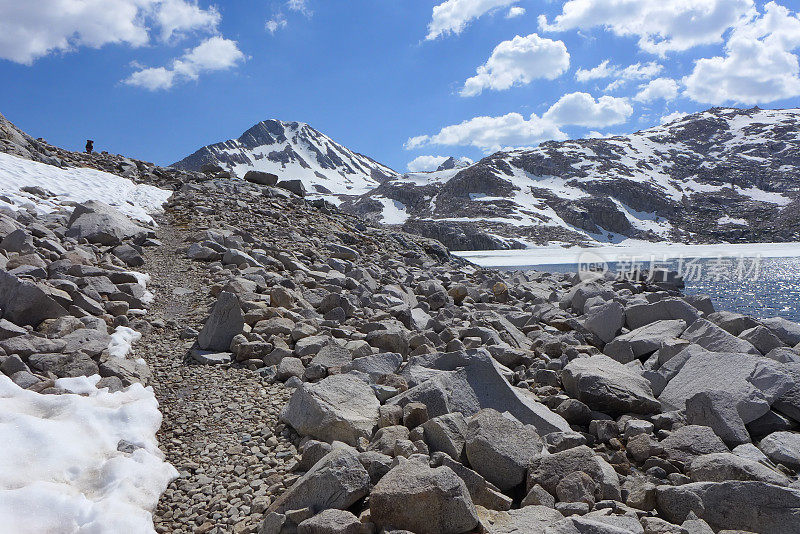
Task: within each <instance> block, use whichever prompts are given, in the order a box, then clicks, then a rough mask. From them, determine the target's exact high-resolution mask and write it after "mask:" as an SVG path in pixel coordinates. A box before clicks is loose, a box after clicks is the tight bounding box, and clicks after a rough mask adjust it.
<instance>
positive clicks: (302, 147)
mask: <svg viewBox="0 0 800 534" xmlns="http://www.w3.org/2000/svg"><path fill="white" fill-rule="evenodd" d="M204 164H216V165H219V166H221V167H222V168H223V169H226V170H228V171H230V172H232V173H234V174H235V175H236V176H238V177H240V178H241V177H244V175H245V173H247V171H251V170H255V171H264V172H269V173H272V174H275V175H277V176H278V177H279V178H280V179H286V180H302V182H303V185H305V187H306V189H307V190H308V191H310V192H312V193H314V192H315V193H320V194H334V195H361V194H364V193H366V192H367V191H369V190H371V189H373V188H374V187H377V186H378V185H380V184H381V183H382V182H384V181H386V180H388V179H391V178H396V177H398V176H399V175H398V173H397V172H395V171H393V170H392V169H390V168H389V167H386V166H385V165H381V164H380V163H378V162H376V161H375V160H373V159H371V158H369V157H367V156H364V155H362V154H358V153H356V152H353V151H352V150H350V149H348V148H346V147H344V146H342V145H340V144H339V143H337V142H336V141H334V140H333V139H331V138H330V137H328V136H327V135H324V134H322V133H320V132H319V131H317V130H315V129H314V128H312V127H311V126H309V125H308V124H305V123H302V122H284V121H279V120H267V121H263V122H259V123H258V124H256V125H255V126H253V127H252V128H250V129H249V130H247V131H246V132H245V133H244V134H242V136H241V137H239V138H238V139H231V140H229V141H224V142H221V143H216V144H213V145H208V146H206V147H203V148H201V149H200V150H198V151H197V152H195V153H194V154H192V155H190V156H188V157H186V158H184V159H182V160H180V161H178V162H177V163H174V164H173V165H172V167H175V168H178V169H183V170H188V171H197V170H200V168H201V167H202V166H203V165H204Z"/></svg>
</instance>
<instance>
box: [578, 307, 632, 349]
mask: <svg viewBox="0 0 800 534" xmlns="http://www.w3.org/2000/svg"><path fill="white" fill-rule="evenodd" d="M573 302H574V298H573ZM624 324H625V310H624V309H623V307H622V304H620V303H619V302H614V301H611V302H606V303H605V304H600V305H599V306H595V307H593V308H592V309H591V310H590V311H589V312H588V313H587V314H586V318H585V319H584V321H583V325H584V326H585V327H586V329H587V330H589V331H590V332H592V333H593V334H594V335H596V336H597V337H599V338H600V340H601V341H603V343H608V342H609V341H611V340H613V339H614V337H615V336H616V335H617V332H619V331H620V329H621V328H622V327H623V326H624Z"/></svg>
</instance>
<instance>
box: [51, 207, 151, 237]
mask: <svg viewBox="0 0 800 534" xmlns="http://www.w3.org/2000/svg"><path fill="white" fill-rule="evenodd" d="M148 232H149V230H147V229H146V228H142V227H141V226H139V225H138V224H136V223H134V222H133V221H131V220H130V219H129V218H128V217H126V216H125V215H123V214H122V213H121V212H119V211H118V210H116V209H115V208H113V207H111V206H109V205H108V204H105V203H103V202H99V201H97V200H89V201H87V202H84V203H83V204H78V205H77V206H75V209H74V210H73V211H72V215H71V216H70V218H69V223H68V225H67V232H66V236H67V237H74V238H76V239H86V240H87V241H89V242H90V243H96V244H98V245H108V246H113V245H119V244H120V243H122V241H123V240H125V239H140V238H143V237H145V236H147V234H148Z"/></svg>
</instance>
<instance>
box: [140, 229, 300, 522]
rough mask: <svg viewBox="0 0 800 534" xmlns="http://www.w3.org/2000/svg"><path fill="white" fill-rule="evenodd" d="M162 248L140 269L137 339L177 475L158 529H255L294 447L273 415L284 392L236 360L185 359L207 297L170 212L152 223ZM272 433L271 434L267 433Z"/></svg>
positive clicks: (203, 271)
mask: <svg viewBox="0 0 800 534" xmlns="http://www.w3.org/2000/svg"><path fill="white" fill-rule="evenodd" d="M158 222H159V225H160V229H159V232H158V233H159V236H158V237H159V239H160V240H161V241H162V242H163V245H162V246H160V247H153V248H150V249H149V250H148V251H147V257H146V260H147V261H146V264H145V266H144V267H142V268H141V270H143V271H145V272H147V273H149V274H150V276H151V281H150V284H149V286H148V287H149V289H150V290H151V291H152V292H153V293H154V294H155V301H154V302H153V305H152V307H151V308H150V312H149V315H148V319H149V320H150V321H151V323H153V326H154V328H153V329H152V331H151V332H150V333H148V334H146V335H145V336H144V337H143V338H142V340H141V341H140V342H139V343H138V345H137V347H136V351H137V354H138V355H140V356H142V357H144V358H145V360H146V361H147V363H148V364H149V365H150V368H151V371H152V373H153V381H152V385H153V388H154V389H155V393H156V397H157V398H158V401H159V403H160V407H161V412H162V413H163V415H164V422H163V425H162V427H161V433H160V438H159V439H160V442H161V448H162V450H163V451H164V452H165V453H166V456H167V460H168V461H169V462H170V463H172V464H173V465H174V466H175V467H176V468H177V469H178V471H180V473H181V476H180V478H179V479H177V480H176V481H174V482H173V483H172V484H171V485H170V487H169V488H168V489H167V491H166V492H165V493H164V495H163V496H162V498H161V501H160V502H159V506H158V509H157V510H156V513H155V517H154V520H155V525H156V530H157V531H158V532H169V533H206V532H209V533H222V532H236V533H247V532H256V530H257V527H258V524H259V522H260V520H261V519H262V518H263V511H264V509H265V508H266V507H267V506H268V505H269V502H270V498H271V497H272V496H273V495H275V494H279V493H280V492H281V491H282V489H283V484H284V483H285V482H286V480H285V478H284V472H285V465H286V464H288V463H290V462H292V461H293V460H294V454H295V449H294V447H293V446H292V445H291V444H290V443H289V441H288V440H287V439H285V438H284V437H282V436H281V435H280V432H279V429H280V427H279V429H276V423H277V418H278V413H279V412H280V408H281V407H282V406H283V404H284V403H285V402H286V400H287V399H288V396H289V391H288V390H287V389H285V388H284V387H283V386H282V385H272V384H267V383H266V382H265V381H264V380H263V379H262V378H261V377H260V375H259V374H258V373H257V372H254V371H250V370H247V369H244V368H241V367H231V366H225V367H210V366H200V365H196V364H194V363H192V362H189V361H187V353H188V349H189V348H190V347H191V345H192V340H182V339H181V338H180V333H181V331H182V330H183V329H184V328H185V327H191V328H194V329H200V328H201V327H202V324H203V321H205V318H206V317H207V316H208V307H209V306H210V304H211V303H212V298H211V297H210V296H209V289H210V287H211V284H212V281H211V279H210V278H209V275H208V270H207V267H206V266H205V265H203V264H200V263H196V262H193V261H191V260H188V259H186V258H185V257H184V255H183V254H181V253H179V249H180V248H181V247H185V246H186V245H185V241H184V237H185V232H184V231H183V230H181V229H179V228H176V227H175V226H173V225H172V224H171V222H170V217H169V215H166V216H163V217H162V218H161V220H159V221H158ZM273 433H276V434H277V435H274V434H273Z"/></svg>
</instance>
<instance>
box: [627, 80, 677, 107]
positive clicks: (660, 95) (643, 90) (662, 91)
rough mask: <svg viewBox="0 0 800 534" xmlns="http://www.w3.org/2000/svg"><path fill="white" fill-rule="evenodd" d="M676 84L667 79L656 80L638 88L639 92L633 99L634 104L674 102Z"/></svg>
mask: <svg viewBox="0 0 800 534" xmlns="http://www.w3.org/2000/svg"><path fill="white" fill-rule="evenodd" d="M678 89H679V86H678V82H676V81H675V80H671V79H669V78H656V79H655V80H651V81H650V82H649V83H646V84H643V85H640V86H639V92H638V93H636V96H634V97H633V99H634V100H635V101H636V102H652V101H654V100H659V99H660V100H665V101H667V102H668V101H670V100H675V99H676V98H677V97H678Z"/></svg>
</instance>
